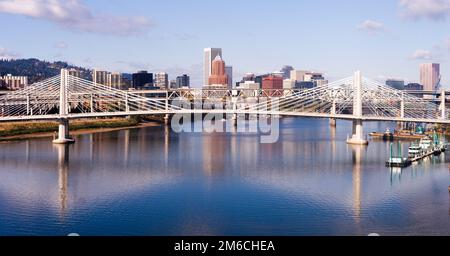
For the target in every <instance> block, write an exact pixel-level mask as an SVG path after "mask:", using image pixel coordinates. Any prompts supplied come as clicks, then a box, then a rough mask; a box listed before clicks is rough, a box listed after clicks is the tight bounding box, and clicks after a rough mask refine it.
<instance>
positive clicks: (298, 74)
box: [290, 70, 310, 82]
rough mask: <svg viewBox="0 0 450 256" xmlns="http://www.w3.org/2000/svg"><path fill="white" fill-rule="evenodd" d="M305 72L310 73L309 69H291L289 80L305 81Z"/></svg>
mask: <svg viewBox="0 0 450 256" xmlns="http://www.w3.org/2000/svg"><path fill="white" fill-rule="evenodd" d="M307 73H310V71H305V70H292V71H291V78H290V79H291V80H293V81H298V82H302V81H305V75H306V74H307Z"/></svg>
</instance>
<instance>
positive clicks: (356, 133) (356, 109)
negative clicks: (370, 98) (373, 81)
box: [347, 71, 369, 145]
mask: <svg viewBox="0 0 450 256" xmlns="http://www.w3.org/2000/svg"><path fill="white" fill-rule="evenodd" d="M353 89H354V105H353V116H354V117H355V119H353V132H352V137H351V138H348V139H347V143H348V144H352V145H369V141H367V140H366V139H365V138H364V131H363V122H362V114H363V111H362V76H361V72H359V71H357V72H355V76H354V80H353Z"/></svg>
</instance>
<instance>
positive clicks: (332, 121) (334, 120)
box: [330, 118, 336, 127]
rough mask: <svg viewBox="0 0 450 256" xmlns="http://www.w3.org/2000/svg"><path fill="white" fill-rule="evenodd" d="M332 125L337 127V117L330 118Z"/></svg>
mask: <svg viewBox="0 0 450 256" xmlns="http://www.w3.org/2000/svg"><path fill="white" fill-rule="evenodd" d="M330 126H331V127H336V118H330Z"/></svg>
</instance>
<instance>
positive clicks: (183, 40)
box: [0, 0, 450, 88]
mask: <svg viewBox="0 0 450 256" xmlns="http://www.w3.org/2000/svg"><path fill="white" fill-rule="evenodd" d="M25 3H26V4H25ZM50 3H52V4H56V5H58V6H59V7H60V8H59V9H58V8H56V9H51V8H49V6H50ZM62 3H63V1H23V0H15V1H0V21H1V22H3V24H13V25H12V26H5V28H4V34H7V35H9V36H7V37H2V38H1V39H0V58H31V57H36V58H40V59H45V60H50V61H54V60H62V61H68V62H69V63H73V64H76V65H80V66H86V67H89V68H97V69H102V70H110V71H113V72H126V73H132V72H135V71H137V70H150V71H152V72H160V71H161V72H166V73H168V74H170V75H171V78H172V79H173V78H174V77H175V76H177V75H180V74H189V75H190V76H191V83H192V84H193V85H196V86H197V87H198V86H199V85H201V79H202V73H203V72H202V71H203V69H202V65H203V63H202V61H203V59H202V58H201V53H202V49H203V48H205V47H209V46H211V47H214V46H215V47H221V48H222V49H226V52H227V57H226V59H227V63H229V64H231V65H233V76H234V77H237V78H238V79H239V78H241V77H242V76H243V75H244V74H245V73H248V72H252V73H256V74H263V73H269V72H273V71H275V70H279V69H280V68H281V67H282V66H283V65H292V66H294V67H295V68H296V69H299V70H313V71H319V72H323V73H324V74H325V76H326V77H327V78H329V80H330V81H333V80H335V79H339V78H342V77H346V76H348V75H349V74H351V73H352V72H353V71H355V70H361V71H362V72H363V73H364V74H365V75H366V76H369V77H372V78H374V79H379V80H381V81H382V80H386V79H388V78H400V79H404V80H406V81H407V82H420V72H419V71H420V64H421V63H431V62H433V63H440V64H441V75H442V85H443V86H444V87H445V88H448V87H449V81H450V79H449V76H450V68H449V67H448V63H447V59H448V57H449V56H450V31H449V29H448V27H450V26H448V25H449V19H448V18H449V17H448V16H449V15H450V11H448V10H449V8H446V6H447V7H448V6H450V1H447V0H445V1H437V0H429V1H418V0H399V1H387V0H384V1H373V2H364V3H354V1H340V2H339V3H336V2H335V1H325V0H321V1H302V2H301V3H299V2H298V1H287V2H286V3H285V4H283V5H280V4H277V3H274V2H272V1H262V2H261V1H258V2H256V1H246V2H245V3H242V4H241V5H240V7H239V8H235V6H234V5H233V4H231V3H207V4H204V2H203V3H202V2H195V3H186V2H185V1H176V0H175V1H170V2H156V3H147V2H145V1H127V2H118V1H115V2H114V5H105V4H104V3H105V1H104V0H97V1H89V2H87V1H80V0H72V1H69V2H65V3H64V4H62ZM318 6H320V7H321V12H320V13H317V12H310V13H308V12H300V10H305V9H310V10H314V9H315V8H317V7H318ZM30 7H34V8H30ZM256 7H257V8H259V9H263V11H271V12H273V13H274V15H273V16H272V19H266V18H265V17H264V15H256V16H253V17H252V19H248V12H249V11H251V10H254V8H256ZM211 9H219V10H222V11H223V12H225V13H227V14H229V15H228V16H227V18H226V21H227V22H223V21H221V20H217V19H214V15H215V13H214V12H207V11H206V10H211ZM143 10H158V11H152V12H151V14H150V15H147V13H148V11H143ZM167 13H171V14H173V15H174V16H177V17H180V18H177V19H172V18H171V17H172V16H173V15H167ZM74 14H76V15H74ZM201 14H202V15H203V16H202V15H201ZM72 16H76V17H75V18H73V17H72ZM198 17H201V18H198ZM324 17H327V18H324ZM181 21H183V22H181ZM243 21H245V22H243ZM214 31H217V32H220V33H214ZM19 32H20V33H19ZM44 33H45V36H42V35H43V34H44ZM267 33H270V34H271V35H272V36H271V38H270V39H268V38H267ZM305 35H308V36H307V37H306V36H305ZM30 37H32V38H33V44H30V43H29V38H30ZM236 42H239V43H236Z"/></svg>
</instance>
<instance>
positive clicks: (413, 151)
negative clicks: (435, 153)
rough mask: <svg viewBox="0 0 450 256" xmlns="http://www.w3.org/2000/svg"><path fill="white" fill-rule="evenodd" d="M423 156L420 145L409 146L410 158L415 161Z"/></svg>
mask: <svg viewBox="0 0 450 256" xmlns="http://www.w3.org/2000/svg"><path fill="white" fill-rule="evenodd" d="M421 154H422V147H421V146H420V144H417V143H412V144H411V146H409V149H408V158H409V159H414V158H416V157H419V156H420V155H421Z"/></svg>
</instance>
